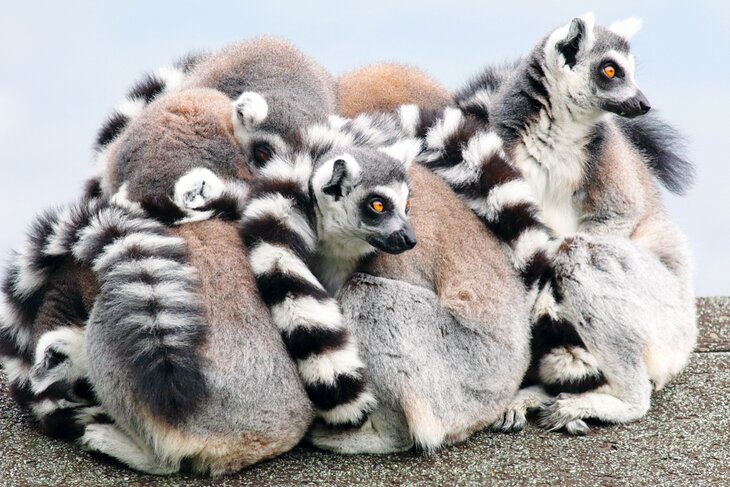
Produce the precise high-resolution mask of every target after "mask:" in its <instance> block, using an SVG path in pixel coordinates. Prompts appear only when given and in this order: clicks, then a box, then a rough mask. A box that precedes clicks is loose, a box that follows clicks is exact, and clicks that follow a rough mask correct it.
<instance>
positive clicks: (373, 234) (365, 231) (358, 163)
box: [311, 147, 416, 255]
mask: <svg viewBox="0 0 730 487" xmlns="http://www.w3.org/2000/svg"><path fill="white" fill-rule="evenodd" d="M386 152H388V151H387V150H379V149H375V148H369V147H350V148H347V149H346V150H341V149H333V150H331V151H329V152H328V153H326V154H324V155H323V156H322V157H321V158H320V159H319V160H320V161H321V162H318V163H317V164H316V167H315V169H314V173H313V175H312V179H311V191H312V193H313V194H314V197H315V203H316V205H315V206H316V209H315V211H317V213H318V218H319V225H320V228H321V235H320V238H323V239H326V240H337V241H338V245H339V244H341V245H345V246H348V247H349V249H348V251H350V252H351V253H353V254H362V255H367V254H370V253H372V252H374V251H375V250H376V249H377V250H382V251H384V252H388V253H390V254H399V253H401V252H404V251H406V250H409V249H412V248H413V247H414V246H415V245H416V236H415V234H414V232H413V228H412V227H411V224H410V222H409V221H408V211H409V210H410V199H409V198H410V194H409V193H410V188H409V185H408V175H407V166H408V163H409V160H408V159H410V158H404V160H403V161H401V160H398V159H396V157H393V156H392V155H396V154H395V153H394V152H391V155H389V154H388V153H386Z"/></svg>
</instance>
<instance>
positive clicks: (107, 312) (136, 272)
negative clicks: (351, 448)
mask: <svg viewBox="0 0 730 487" xmlns="http://www.w3.org/2000/svg"><path fill="white" fill-rule="evenodd" d="M200 91H201V90H188V91H186V92H181V93H176V94H174V95H170V97H169V98H167V97H166V98H165V99H164V100H162V99H161V100H160V103H159V104H158V105H157V107H158V108H159V110H158V109H150V110H147V111H145V113H144V114H141V115H140V119H139V122H140V123H142V125H141V126H140V127H145V128H146V127H147V125H146V123H147V122H150V121H151V120H152V119H153V118H154V117H161V118H162V119H163V120H164V118H165V114H166V113H168V111H169V110H173V109H175V110H180V109H184V110H183V112H184V113H187V114H188V117H189V119H188V120H187V122H186V123H183V121H182V120H178V121H177V123H178V124H180V125H173V126H168V125H165V124H164V123H161V120H159V119H158V122H157V123H155V124H152V125H151V126H154V127H156V131H157V134H158V135H159V136H160V137H159V139H158V140H159V141H160V142H159V143H158V144H157V145H153V146H148V147H146V149H147V150H148V151H149V152H148V153H147V156H146V157H145V154H138V156H139V157H140V161H145V162H147V163H148V164H150V165H154V164H155V163H157V162H161V163H164V160H163V159H162V158H160V159H156V158H155V157H151V156H153V155H154V154H157V155H163V154H166V152H165V151H164V150H159V149H164V144H165V142H164V141H165V140H166V139H167V138H166V137H165V134H166V133H170V134H174V133H176V130H177V129H179V128H180V126H182V127H185V126H195V127H196V131H197V132H196V133H197V134H199V136H200V139H199V140H197V141H196V140H195V139H194V138H192V137H190V136H188V142H189V143H191V144H194V147H201V148H202V149H203V150H204V151H207V149H208V147H209V146H208V145H207V144H205V143H203V142H207V141H214V140H215V138H214V137H210V138H209V137H208V136H209V135H211V132H212V133H215V132H216V131H221V132H222V133H229V134H231V139H230V140H231V142H230V143H231V144H233V146H234V147H237V146H236V145H235V142H234V141H233V138H232V130H231V129H230V120H231V112H232V108H231V100H230V99H229V98H228V97H226V96H225V95H223V94H220V93H218V94H217V97H218V98H217V99H216V98H214V97H213V94H212V93H217V92H212V93H211V92H209V91H205V90H203V94H207V95H209V96H201V93H200ZM206 110H208V111H209V112H210V116H209V117H207V118H205V117H202V116H200V113H201V112H203V111H206ZM222 110H223V111H225V113H226V115H225V116H223V115H222V113H221V111H222ZM192 114H195V115H194V116H193V115H192ZM201 121H206V122H207V123H201ZM163 127H165V130H167V131H169V132H165V130H163ZM227 127H228V128H227ZM129 130H132V131H133V130H135V129H133V128H132V129H129ZM211 143H212V142H211ZM203 154H205V152H203ZM173 155H174V154H172V153H170V156H173ZM163 165H164V164H163ZM171 184H174V181H173V182H171ZM224 186H225V185H224ZM239 186H240V183H238V182H237V180H234V181H233V186H232V188H233V189H234V190H235V191H234V192H233V193H232V194H231V195H230V196H226V192H225V191H224V193H223V195H222V198H220V199H221V200H222V202H223V203H225V201H226V200H229V201H234V200H236V197H243V196H245V192H241V191H240V189H241V188H240V187H239ZM234 196H235V197H234ZM119 199H120V200H121V201H120V203H113V202H112V203H108V204H110V205H113V207H114V208H115V213H113V214H112V215H111V216H108V215H107V213H106V212H101V213H99V214H93V212H92V217H91V219H92V222H97V220H98V223H94V224H85V223H84V222H83V221H77V220H76V219H73V218H72V219H69V218H68V217H62V218H59V219H56V220H55V221H54V223H52V224H50V225H49V228H50V233H49V235H48V238H44V239H43V240H41V239H40V238H38V237H34V238H33V242H37V247H36V248H37V249H39V252H37V254H35V253H34V254H32V264H31V265H30V269H31V270H33V269H35V268H36V267H38V265H41V264H49V265H51V264H54V261H51V260H50V259H49V258H48V256H47V255H46V254H45V253H44V251H45V250H47V249H49V248H50V249H55V248H59V249H60V248H63V247H64V245H62V244H64V243H67V244H68V245H71V246H73V245H75V242H76V241H77V240H78V241H80V240H79V239H80V237H79V236H81V237H84V241H85V242H86V241H89V242H92V243H94V242H97V243H94V247H90V248H89V249H87V250H86V251H85V255H87V256H88V259H87V260H90V259H93V262H94V263H97V264H98V263H99V262H100V261H102V260H104V261H105V262H106V261H107V260H108V263H107V264H108V266H107V264H104V266H103V268H102V267H97V268H96V269H94V270H95V273H96V277H97V279H98V281H99V285H100V289H99V290H98V291H96V292H94V291H93V290H91V291H89V292H91V293H92V295H93V297H92V303H93V308H92V307H91V306H89V307H87V308H86V313H88V312H89V311H90V310H91V317H90V319H89V324H88V326H87V329H86V333H85V336H84V334H82V333H79V336H78V340H77V342H76V344H77V347H76V348H78V349H84V344H83V341H85V342H86V348H87V349H88V359H89V371H88V373H89V377H90V382H91V384H92V385H93V389H94V391H95V392H96V395H97V396H98V399H99V400H100V401H101V404H102V405H103V409H102V408H95V407H92V406H93V404H89V403H88V402H83V403H81V402H80V401H77V402H78V404H72V403H71V402H69V401H68V400H67V398H66V397H65V396H63V395H61V396H60V397H55V398H54V399H55V401H54V402H49V401H47V399H49V398H47V397H45V391H44V390H38V392H39V393H40V394H39V395H38V397H35V398H34V400H35V401H36V402H39V403H40V404H41V406H42V407H44V408H45V407H46V406H48V407H49V408H50V407H51V406H52V407H53V408H54V409H56V410H57V412H56V413H54V416H53V417H54V418H58V421H62V422H64V424H62V425H60V426H61V427H62V428H64V429H65V430H66V431H68V432H70V433H72V434H73V436H78V435H81V437H80V438H79V440H80V442H81V443H82V445H83V446H84V447H85V448H89V449H91V450H94V451H97V452H101V453H104V454H107V455H110V456H112V457H114V458H116V459H118V460H120V461H122V462H123V463H125V464H127V465H129V466H131V467H133V468H136V469H139V470H143V471H146V472H152V473H168V472H173V471H176V470H178V469H179V466H180V462H181V460H183V459H184V458H190V460H191V461H192V463H193V465H194V467H195V469H196V470H200V471H206V470H210V471H211V473H213V474H217V473H223V472H231V471H235V470H238V469H240V468H242V467H244V466H246V465H250V464H251V463H255V462H256V461H259V460H261V459H263V458H268V457H271V456H274V455H277V454H280V453H282V452H284V451H286V450H288V449H289V448H291V447H292V446H294V445H295V444H296V443H297V442H298V441H299V440H300V439H301V438H302V436H303V435H304V433H305V431H306V429H307V427H308V426H309V423H310V421H311V418H312V406H311V402H310V401H309V400H308V398H307V396H306V393H305V391H304V390H303V388H302V386H301V382H300V380H299V378H298V377H297V375H296V367H295V365H294V363H293V362H292V361H291V358H290V357H289V356H288V354H287V353H286V350H285V348H284V346H283V343H282V342H281V338H280V337H279V334H278V333H277V331H276V328H275V327H273V326H272V324H271V319H270V317H269V313H268V310H266V308H265V305H264V303H263V302H262V301H261V298H260V297H259V295H258V292H257V290H256V284H255V280H254V278H253V275H252V274H251V270H250V267H249V266H248V263H247V260H246V253H245V248H244V246H243V243H242V242H241V241H240V237H239V235H238V230H237V225H236V224H235V223H231V222H225V221H217V220H214V221H208V222H195V223H190V224H183V225H179V226H176V227H173V228H171V229H167V228H166V227H164V226H163V225H161V224H160V223H159V222H156V221H155V220H149V219H148V220H145V225H153V227H152V228H153V229H162V230H164V231H165V232H168V234H177V235H178V236H179V237H180V238H178V237H175V235H172V236H170V235H161V236H158V235H156V233H155V232H152V231H143V230H144V228H138V227H139V226H140V225H141V224H139V225H137V226H136V227H133V228H132V229H133V230H140V231H135V232H132V233H133V235H128V233H130V232H129V231H128V228H126V227H125V226H124V221H121V222H118V221H117V219H114V218H112V217H113V216H115V215H116V209H117V208H120V204H121V205H122V206H121V210H119V211H122V210H124V211H127V212H132V213H133V214H135V215H142V214H144V212H143V211H142V210H141V208H140V207H141V205H139V204H137V203H136V202H133V201H129V200H123V199H121V198H119ZM218 203H219V202H218V200H213V201H210V200H209V201H207V202H206V204H207V207H208V208H211V209H214V210H222V209H223V208H224V206H221V205H219V204H218ZM238 203H239V204H238V205H237V206H236V207H233V208H228V209H227V210H225V211H224V212H223V216H224V217H226V218H229V217H233V218H234V219H235V215H236V213H238V216H240V210H241V208H242V206H241V205H240V203H241V202H240V201H238ZM99 204H101V203H99ZM104 204H107V203H104ZM135 212H136V213H135ZM72 214H73V213H72ZM62 215H65V212H64V213H62ZM66 228H68V229H69V231H70V232H71V234H70V236H64V235H65V234H62V235H61V236H60V237H59V236H57V235H56V234H57V233H58V231H59V230H64V229H66ZM104 244H107V245H104ZM68 245H66V247H68ZM186 246H187V248H188V252H189V254H188V256H184V255H182V254H180V253H179V252H178V254H175V253H173V252H172V251H175V250H177V251H181V250H184V249H185V247H186ZM168 249H169V251H168ZM56 263H58V262H56ZM75 263H76V264H77V265H76V267H79V266H80V265H81V264H84V263H86V261H81V262H79V260H78V258H77V259H75ZM54 265H55V264H54ZM99 265H101V264H99ZM71 267H72V269H74V267H73V266H71ZM46 274H48V273H45V272H44V274H43V275H46ZM55 274H56V273H54V275H55ZM33 275H35V274H31V276H33ZM223 275H225V276H226V277H225V279H222V278H221V276H223ZM24 280H27V278H21V279H20V281H24ZM15 282H16V284H15V286H17V280H15ZM49 284H51V285H53V281H50V282H49ZM43 287H44V288H45V285H44V286H43ZM83 287H84V286H82V288H83ZM63 291H65V289H63ZM72 291H73V289H72ZM21 304H25V306H26V307H27V308H30V306H31V305H32V303H21ZM51 304H53V303H51ZM30 309H32V308H30ZM196 310H197V311H196ZM79 321H81V320H79ZM78 324H79V325H80V326H79V327H78V328H77V329H78V331H81V330H83V328H82V326H83V322H80V323H78ZM26 325H27V326H30V327H38V326H41V325H43V324H42V323H39V322H38V321H37V320H36V321H34V320H28V322H27V323H26ZM26 325H23V326H26ZM48 325H53V326H58V325H59V323H53V322H52V323H48ZM122 330H124V331H125V333H124V334H123V336H120V335H119V333H121V331H122ZM188 330H189V331H190V332H197V333H201V334H202V338H203V340H202V341H200V340H197V339H196V340H192V338H194V337H189V333H188V332H187V331H188ZM41 331H45V330H37V332H39V333H40V332H41ZM178 331H179V334H177V332H178ZM33 332H34V333H36V330H33ZM178 335H179V336H178ZM42 336H47V335H42ZM188 338H190V340H188ZM158 340H159V341H158ZM191 340H192V341H191ZM44 344H45V341H44V340H43V339H42V338H41V340H40V341H39V344H38V346H37V347H41V346H43V345H44ZM58 345H59V343H49V344H48V346H47V347H46V349H45V350H43V351H41V350H40V349H38V355H37V357H38V358H40V359H41V363H44V362H45V359H44V358H43V357H44V355H48V356H50V357H51V358H53V359H54V360H55V355H56V353H55V352H56V351H60V352H66V349H65V348H61V349H60V350H59V347H58ZM186 354H187V357H188V358H185V357H186ZM175 357H182V359H181V360H180V361H176V360H175ZM195 357H202V361H201V360H197V359H195ZM61 358H64V357H61ZM67 358H68V360H66V359H65V358H64V359H63V360H62V361H61V363H60V365H63V366H64V367H65V366H66V365H68V364H83V363H84V362H85V355H84V356H81V357H79V356H78V354H76V355H69V356H68V357H67ZM145 360H147V362H145ZM31 363H32V362H31ZM45 365H47V367H46V369H47V371H48V373H49V374H47V375H48V377H50V378H55V379H56V386H58V385H64V384H63V382H62V379H64V378H63V377H58V376H57V372H59V371H60V368H58V365H59V364H55V363H48V364H45ZM156 365H157V367H155V366H156ZM84 376H85V375H84ZM201 377H202V381H201V380H197V381H196V379H201ZM64 380H65V379H64ZM34 381H35V379H34V377H31V381H30V384H33V383H34ZM272 385H274V386H273V387H272ZM145 388H148V389H145ZM56 389H58V387H56ZM54 393H56V394H57V392H54ZM34 412H36V414H43V413H45V409H44V410H43V411H41V408H38V407H36V408H34ZM90 413H93V414H90Z"/></svg>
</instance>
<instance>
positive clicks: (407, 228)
mask: <svg viewBox="0 0 730 487" xmlns="http://www.w3.org/2000/svg"><path fill="white" fill-rule="evenodd" d="M368 242H369V243H370V245H372V246H373V247H375V248H377V249H380V250H382V251H383V252H387V253H389V254H400V253H402V252H405V251H406V250H410V249H412V248H413V247H415V246H416V234H415V233H414V232H413V227H411V224H410V223H408V222H406V223H405V224H404V225H403V227H402V228H401V229H400V230H396V231H395V232H393V233H391V234H390V235H387V236H384V235H373V236H371V237H370V238H368Z"/></svg>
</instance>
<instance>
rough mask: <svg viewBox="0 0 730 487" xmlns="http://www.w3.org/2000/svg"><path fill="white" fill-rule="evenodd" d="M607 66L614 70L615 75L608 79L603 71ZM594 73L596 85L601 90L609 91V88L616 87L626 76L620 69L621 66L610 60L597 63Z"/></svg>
mask: <svg viewBox="0 0 730 487" xmlns="http://www.w3.org/2000/svg"><path fill="white" fill-rule="evenodd" d="M609 66H611V67H613V69H614V70H615V75H614V77H613V78H609V77H608V76H606V74H605V73H604V70H605V69H606V68H607V67H609ZM595 72H596V74H595V76H596V83H597V84H598V86H599V87H600V88H601V89H603V90H610V89H611V88H614V87H616V86H617V85H618V84H619V83H621V82H622V81H623V79H624V77H625V76H626V72H625V71H624V69H623V68H622V67H621V65H620V64H618V63H617V62H616V61H614V60H613V59H611V58H608V59H604V60H603V61H601V62H600V63H598V64H597V65H596V70H595Z"/></svg>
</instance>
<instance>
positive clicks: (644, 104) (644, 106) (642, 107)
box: [639, 100, 651, 115]
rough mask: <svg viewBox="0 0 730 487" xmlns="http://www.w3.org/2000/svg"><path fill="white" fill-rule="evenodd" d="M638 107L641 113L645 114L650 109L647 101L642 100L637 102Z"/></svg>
mask: <svg viewBox="0 0 730 487" xmlns="http://www.w3.org/2000/svg"><path fill="white" fill-rule="evenodd" d="M639 109H640V110H641V114H642V115H646V113H647V112H648V111H649V110H651V105H649V102H647V101H644V100H642V101H640V102H639Z"/></svg>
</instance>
